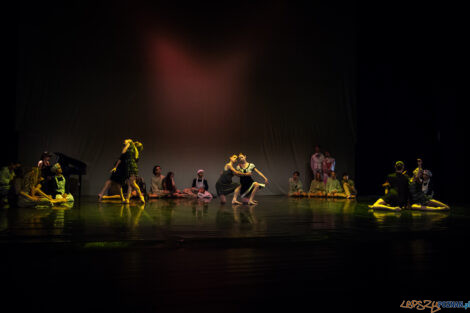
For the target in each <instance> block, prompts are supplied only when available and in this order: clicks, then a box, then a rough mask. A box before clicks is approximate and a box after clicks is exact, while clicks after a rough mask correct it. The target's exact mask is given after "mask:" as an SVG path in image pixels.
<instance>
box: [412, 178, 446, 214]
mask: <svg viewBox="0 0 470 313" xmlns="http://www.w3.org/2000/svg"><path fill="white" fill-rule="evenodd" d="M422 175H423V171H422V170H418V171H417V173H414V175H413V178H412V179H411V182H410V185H409V188H410V198H411V209H412V210H423V211H443V210H449V209H450V207H449V206H448V205H447V204H444V203H442V202H440V201H437V200H434V199H432V198H431V197H430V196H428V195H426V194H425V193H424V192H423V190H422Z"/></svg>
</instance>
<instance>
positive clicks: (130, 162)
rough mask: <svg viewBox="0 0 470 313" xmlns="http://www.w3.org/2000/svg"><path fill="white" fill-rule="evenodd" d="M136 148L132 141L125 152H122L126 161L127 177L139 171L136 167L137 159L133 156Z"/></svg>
mask: <svg viewBox="0 0 470 313" xmlns="http://www.w3.org/2000/svg"><path fill="white" fill-rule="evenodd" d="M136 149H137V148H136V147H135V145H134V143H133V142H132V143H131V144H130V145H129V148H128V149H127V151H126V153H124V159H125V161H126V162H125V163H126V170H127V173H126V178H129V177H131V176H132V175H135V176H137V174H138V173H139V168H138V167H137V162H138V161H139V159H137V158H136V157H135V151H136Z"/></svg>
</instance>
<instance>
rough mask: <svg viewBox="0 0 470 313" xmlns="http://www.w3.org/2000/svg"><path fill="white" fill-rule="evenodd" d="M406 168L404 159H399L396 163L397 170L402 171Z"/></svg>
mask: <svg viewBox="0 0 470 313" xmlns="http://www.w3.org/2000/svg"><path fill="white" fill-rule="evenodd" d="M404 169H405V163H403V161H397V162H396V163H395V171H396V172H398V173H402V172H403V170H404Z"/></svg>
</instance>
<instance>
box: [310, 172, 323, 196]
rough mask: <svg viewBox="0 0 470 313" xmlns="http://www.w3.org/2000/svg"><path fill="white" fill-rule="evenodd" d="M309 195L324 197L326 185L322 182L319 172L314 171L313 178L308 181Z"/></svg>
mask: <svg viewBox="0 0 470 313" xmlns="http://www.w3.org/2000/svg"><path fill="white" fill-rule="evenodd" d="M308 196H309V197H325V196H326V186H325V183H324V182H323V178H322V175H321V173H320V172H316V173H315V179H313V180H312V182H311V183H310V189H309V191H308Z"/></svg>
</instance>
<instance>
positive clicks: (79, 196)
mask: <svg viewBox="0 0 470 313" xmlns="http://www.w3.org/2000/svg"><path fill="white" fill-rule="evenodd" d="M81 198H82V175H78V199H81Z"/></svg>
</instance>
